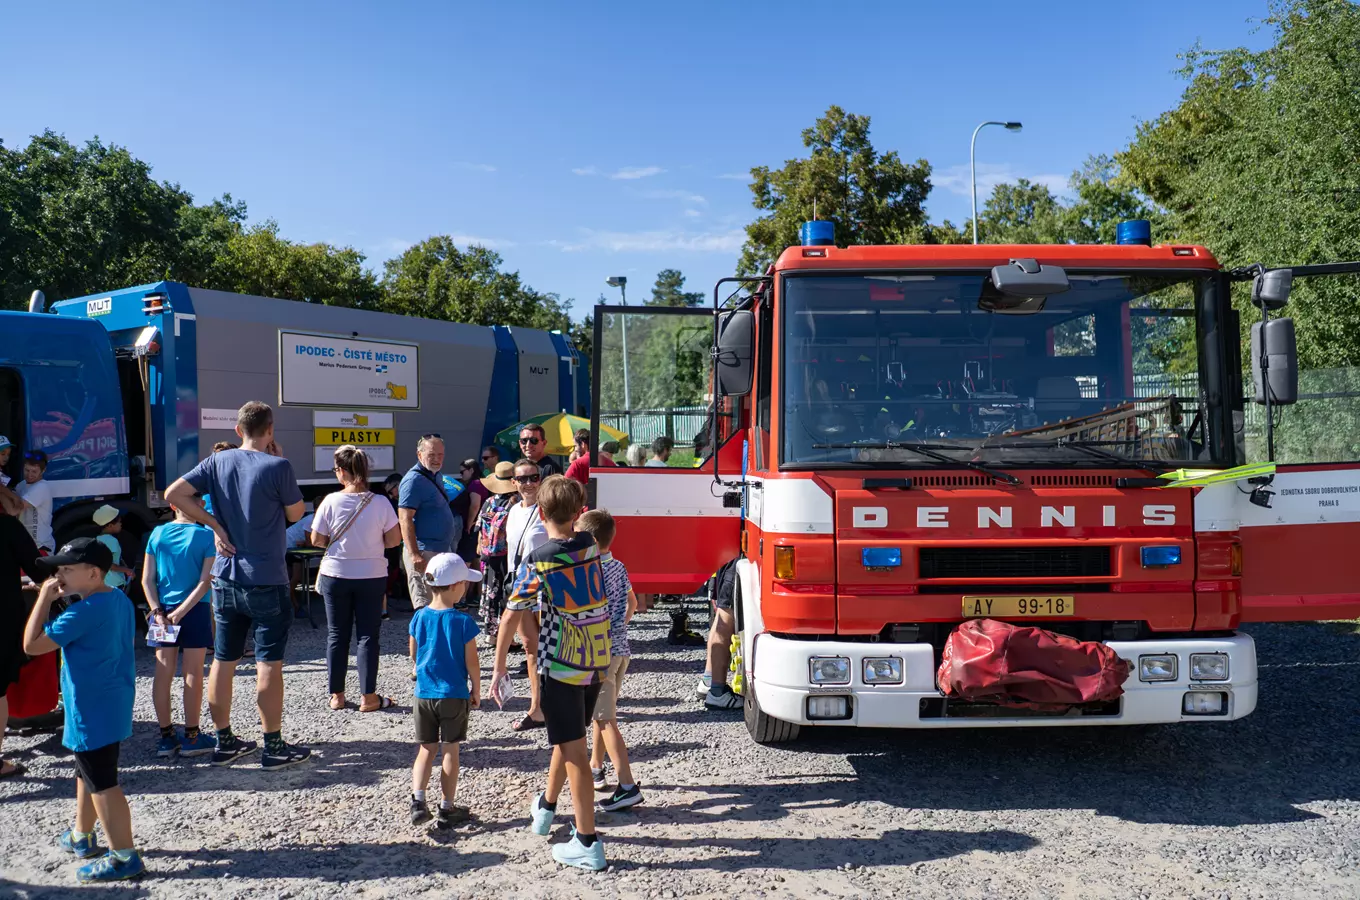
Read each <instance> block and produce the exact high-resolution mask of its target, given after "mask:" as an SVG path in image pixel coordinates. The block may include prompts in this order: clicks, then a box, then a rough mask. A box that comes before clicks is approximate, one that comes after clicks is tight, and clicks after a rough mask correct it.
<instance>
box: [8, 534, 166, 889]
mask: <svg viewBox="0 0 1360 900" xmlns="http://www.w3.org/2000/svg"><path fill="white" fill-rule="evenodd" d="M42 562H43V563H44V565H45V567H46V568H49V569H50V568H56V571H57V577H56V578H49V579H48V580H47V581H46V582H45V583H44V584H43V586H42V590H41V591H40V592H39V594H38V602H37V603H35V604H34V605H33V612H32V613H31V614H30V615H29V617H28V625H27V626H26V627H25V629H24V652H25V653H27V654H28V655H29V656H40V655H42V654H44V653H51V652H52V651H53V650H56V649H58V648H60V649H61V651H62V665H61V694H62V697H63V699H64V701H65V705H66V725H65V730H64V733H63V734H62V739H61V742H62V744H63V745H65V746H66V747H67V748H68V749H70V750H71V751H72V752H74V753H75V762H76V820H75V824H74V825H73V826H72V827H71V829H70V830H69V831H67V832H66V833H64V834H63V835H62V836H61V837H60V838H58V839H57V844H58V846H59V847H61V849H63V850H65V851H67V852H68V853H72V854H74V855H75V856H77V857H79V858H80V859H89V858H90V857H92V856H98V855H99V853H100V850H101V848H100V846H99V844H98V842H97V841H96V839H95V836H94V824H95V819H96V818H98V820H99V821H100V822H102V823H104V836H105V838H107V839H108V842H109V852H108V853H107V854H105V855H104V856H103V857H102V858H100V859H98V860H96V861H95V862H93V863H91V864H89V865H87V866H82V867H81V868H80V869H79V870H77V872H76V880H77V881H80V882H81V883H89V882H100V881H121V880H123V879H127V878H137V877H139V876H140V875H142V874H143V873H144V872H145V871H146V867H145V865H144V864H143V863H142V858H141V856H140V855H139V854H138V853H137V851H136V849H134V848H133V846H132V813H131V812H130V811H129V810H128V804H127V798H126V797H124V796H123V789H122V788H120V787H119V786H118V745H119V744H120V743H122V742H123V741H125V740H127V739H128V738H129V737H131V736H132V700H133V688H134V684H135V682H136V676H137V669H136V664H135V663H134V661H133V656H132V641H133V629H134V623H133V619H134V615H135V614H134V612H133V609H132V604H131V603H130V602H129V601H128V598H127V595H126V594H124V593H123V592H122V591H120V590H118V589H117V588H110V587H109V586H108V585H106V584H105V583H104V578H105V576H106V575H107V574H108V572H109V569H110V568H111V567H112V566H113V554H111V553H110V552H109V549H108V548H107V547H105V546H104V545H103V544H102V543H100V542H99V541H98V540H96V539H94V538H79V539H77V540H74V541H71V542H70V543H69V544H67V545H66V546H65V547H62V548H61V550H60V551H59V552H58V553H57V554H56V555H55V556H49V557H47V558H45V559H44V560H42ZM58 596H61V597H63V598H69V599H70V600H71V601H72V602H71V604H70V606H68V607H67V608H66V610H65V612H63V613H62V614H61V615H60V616H58V617H57V618H56V619H55V620H54V621H52V622H50V623H49V622H48V621H47V620H48V618H49V614H50V613H51V609H52V604H53V602H54V601H55V600H56V599H57V598H58ZM81 598H83V599H81Z"/></svg>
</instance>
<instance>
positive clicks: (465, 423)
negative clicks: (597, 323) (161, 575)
mask: <svg viewBox="0 0 1360 900" xmlns="http://www.w3.org/2000/svg"><path fill="white" fill-rule="evenodd" d="M589 391H590V388H589V378H588V377H587V367H586V364H585V361H584V360H583V358H582V357H581V356H580V355H579V354H578V353H577V351H576V349H575V348H574V347H572V345H571V343H570V341H568V340H567V338H566V336H565V335H563V334H561V333H559V332H555V331H554V332H546V331H537V330H533V329H527V328H516V327H509V326H500V325H497V326H490V327H487V326H480V325H467V324H461V323H457V322H445V321H436V320H430V319H420V318H415V317H408V316H398V315H392V314H389V313H381V312H373V311H370V310H357V309H349V308H345V307H338V306H325V305H320V304H313V303H306V302H299V301H294V300H280V299H276V298H270V297H253V296H247V295H242V294H233V293H227V292H223V291H213V290H205V289H201V288H193V287H189V286H188V285H184V284H180V283H178V282H172V281H162V282H158V283H156V284H145V285H139V286H137V287H129V288H123V289H121V290H116V291H111V292H109V293H103V294H92V295H90V296H87V297H77V298H74V299H70V300H62V301H59V302H57V303H54V304H52V306H51V308H50V309H47V308H45V302H44V300H43V298H42V296H41V294H40V293H35V295H34V300H33V302H32V303H31V304H30V306H29V311H28V312H10V311H0V434H3V435H5V436H7V437H9V438H10V440H11V441H12V442H13V443H14V444H15V445H16V446H17V448H18V449H19V451H20V452H18V453H13V454H12V455H11V459H10V463H9V465H8V466H7V467H6V474H8V475H9V476H10V477H11V478H17V477H19V476H20V475H21V471H20V466H21V460H22V457H23V452H26V451H28V450H35V449H36V450H42V451H43V452H45V453H46V454H47V456H48V458H49V460H50V462H49V467H48V470H47V475H46V478H47V479H48V480H49V481H50V482H51V484H52V489H53V494H54V496H55V497H56V498H57V503H58V509H57V511H56V513H55V514H54V516H53V531H54V535H55V538H56V540H57V542H58V544H60V543H61V542H63V541H65V540H69V539H70V538H72V537H77V536H80V535H82V534H86V533H89V531H91V530H92V528H93V525H92V522H91V518H90V516H91V514H92V512H93V509H94V508H95V507H97V506H98V505H100V504H102V503H106V502H108V503H113V504H114V505H116V506H118V507H119V508H121V509H123V510H124V512H125V517H124V521H125V523H126V527H127V528H128V530H130V531H132V532H133V533H134V534H137V533H141V532H144V531H145V530H147V529H149V528H150V527H151V526H152V525H153V524H154V523H155V522H156V521H157V520H158V519H160V518H162V517H163V516H164V515H165V514H166V505H165V502H164V500H163V495H164V491H165V489H166V487H167V486H169V484H170V483H171V482H173V481H174V480H175V479H176V478H178V477H179V476H181V475H183V474H184V473H185V472H187V471H189V469H191V468H192V467H193V466H194V465H195V464H197V463H198V461H199V460H200V459H202V458H203V457H204V456H207V455H208V454H209V453H210V452H211V451H212V447H213V445H214V444H215V443H216V442H218V441H232V442H235V441H236V440H237V438H236V434H235V425H236V410H237V409H239V408H240V406H241V405H242V404H244V403H246V402H247V401H249V400H264V401H266V402H268V403H270V404H271V405H272V406H273V407H274V410H275V413H274V415H275V435H276V439H277V441H278V443H279V446H280V449H281V450H282V452H283V454H284V455H285V456H287V457H288V459H289V460H290V461H291V462H292V464H293V469H294V471H295V472H296V473H297V477H298V482H299V484H301V485H302V487H303V491H304V493H305V494H309V495H316V494H319V493H320V492H321V491H322V490H323V489H325V488H327V487H329V486H331V485H333V483H334V479H333V476H332V475H331V472H330V469H331V453H332V451H333V450H334V448H335V447H336V446H338V445H340V444H346V443H354V444H359V445H361V446H364V447H365V449H367V450H368V452H369V455H370V457H371V458H372V459H373V462H374V470H375V472H374V474H375V477H376V478H378V479H381V478H382V477H384V476H385V475H386V474H388V473H389V472H400V471H404V470H405V469H406V468H408V467H409V466H410V465H411V464H412V463H413V462H414V460H415V444H416V441H417V439H418V438H419V437H420V436H421V435H424V434H432V433H433V434H439V435H441V436H442V437H443V439H444V442H445V445H446V447H447V450H448V454H449V458H450V459H452V460H457V459H460V458H462V457H463V456H471V457H476V456H478V455H479V453H478V450H479V449H480V447H481V446H483V445H485V444H487V443H490V442H491V441H492V438H493V436H494V435H495V434H496V433H497V432H498V431H500V430H502V429H504V428H507V427H509V426H511V425H513V424H514V423H515V422H517V421H519V420H520V419H522V418H527V417H528V416H531V415H536V414H539V413H543V412H560V411H565V412H571V413H574V414H577V415H589V412H588V410H589V405H590V393H589Z"/></svg>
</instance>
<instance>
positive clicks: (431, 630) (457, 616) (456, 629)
mask: <svg viewBox="0 0 1360 900" xmlns="http://www.w3.org/2000/svg"><path fill="white" fill-rule="evenodd" d="M424 577H425V584H426V585H427V586H428V587H429V589H430V604H429V606H425V607H422V608H420V609H418V610H416V614H415V615H414V616H412V618H411V628H410V633H411V658H412V659H414V660H415V661H416V707H415V718H416V741H418V742H419V743H420V749H419V750H417V751H416V761H415V765H414V766H412V767H411V824H412V825H420V824H421V823H423V822H428V821H429V820H430V810H429V807H428V806H427V805H426V803H425V786H426V785H427V784H429V782H430V770H431V769H432V768H433V767H434V758H435V754H436V753H438V752H439V744H440V741H443V744H444V754H443V755H444V761H443V766H442V767H441V769H440V773H439V785H440V787H441V788H442V789H443V792H444V802H443V803H441V804H440V806H439V819H438V821H437V822H436V823H435V825H436V827H438V828H449V827H451V826H453V825H454V824H455V823H457V822H465V821H467V820H468V819H469V818H470V817H471V811H470V810H469V809H468V808H467V807H466V806H455V805H454V804H453V798H454V794H455V793H456V792H457V790H458V745H459V743H460V742H462V741H464V740H466V739H467V724H468V712H469V710H470V709H477V708H479V707H480V706H481V696H482V667H481V664H480V663H479V662H478V660H477V634H478V630H479V629H478V628H477V623H476V622H474V621H473V620H472V617H471V616H468V615H466V614H465V613H463V612H461V611H459V610H457V609H454V606H455V605H456V604H458V603H460V602H461V601H462V599H463V597H464V595H465V594H467V586H468V583H469V582H476V581H481V580H482V573H481V572H474V571H472V570H471V569H469V568H468V567H467V564H466V563H464V562H463V558H462V557H461V556H459V555H458V554H456V553H439V554H436V555H435V556H434V557H432V558H431V559H430V561H429V563H428V564H427V565H426V566H425V576H424ZM469 681H471V683H472V688H471V690H470V691H469V689H468V682H469Z"/></svg>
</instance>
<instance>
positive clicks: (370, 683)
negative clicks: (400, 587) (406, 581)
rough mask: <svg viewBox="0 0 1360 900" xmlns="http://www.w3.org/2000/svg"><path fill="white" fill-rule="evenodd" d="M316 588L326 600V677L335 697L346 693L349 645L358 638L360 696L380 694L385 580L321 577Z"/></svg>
mask: <svg viewBox="0 0 1360 900" xmlns="http://www.w3.org/2000/svg"><path fill="white" fill-rule="evenodd" d="M316 586H317V588H318V589H319V590H320V591H321V596H322V597H323V598H325V600H326V622H327V635H326V674H327V677H328V680H329V681H330V692H331V693H332V694H343V693H344V692H345V674H346V672H347V671H348V670H349V642H350V638H352V637H353V636H354V635H355V634H356V633H357V634H358V636H359V651H358V653H357V654H355V655H356V656H357V657H358V662H359V692H360V693H361V694H376V693H377V692H378V631H379V630H380V629H381V628H382V598H383V593H384V591H386V590H387V579H386V578H332V577H331V576H329V575H322V576H321V577H320V578H319V579H317V583H316Z"/></svg>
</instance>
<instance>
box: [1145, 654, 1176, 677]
mask: <svg viewBox="0 0 1360 900" xmlns="http://www.w3.org/2000/svg"><path fill="white" fill-rule="evenodd" d="M1138 680H1139V681H1175V680H1176V654H1174V653H1158V654H1154V655H1151V656H1140V657H1138Z"/></svg>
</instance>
